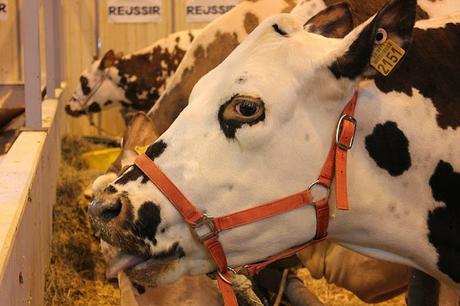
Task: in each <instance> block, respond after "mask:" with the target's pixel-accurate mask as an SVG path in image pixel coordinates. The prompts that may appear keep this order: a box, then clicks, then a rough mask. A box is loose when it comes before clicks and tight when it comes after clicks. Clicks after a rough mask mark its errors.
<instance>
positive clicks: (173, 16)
mask: <svg viewBox="0 0 460 306" xmlns="http://www.w3.org/2000/svg"><path fill="white" fill-rule="evenodd" d="M163 16H164V15H163ZM176 21H177V20H176V1H175V0H173V1H171V23H172V25H171V31H172V33H176V26H177V25H176Z"/></svg>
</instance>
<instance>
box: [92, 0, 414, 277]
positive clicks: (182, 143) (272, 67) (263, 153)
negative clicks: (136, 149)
mask: <svg viewBox="0 0 460 306" xmlns="http://www.w3.org/2000/svg"><path fill="white" fill-rule="evenodd" d="M415 6H416V2H415V1H404V0H401V1H398V0H394V1H392V2H390V3H389V4H388V5H387V6H386V7H385V8H384V9H383V10H382V11H380V12H379V13H378V14H377V15H376V16H375V17H374V18H373V19H372V20H369V21H368V22H367V23H365V24H364V25H362V26H360V27H358V28H357V29H355V30H354V31H352V32H351V33H349V34H348V35H346V36H345V37H344V38H343V39H339V38H337V37H342V36H344V34H345V33H347V32H349V31H350V29H351V21H350V20H351V15H350V13H349V11H348V9H347V7H346V6H343V5H341V6H335V7H332V8H329V9H326V10H325V11H323V12H321V13H320V14H318V15H317V16H315V17H313V18H311V19H310V20H309V21H308V22H306V23H305V20H299V19H298V18H297V17H295V16H294V15H289V14H282V15H278V16H275V17H273V18H270V19H269V20H267V21H265V22H264V23H262V24H261V25H260V26H259V27H258V28H257V29H256V30H255V31H254V32H253V33H252V34H251V35H250V36H249V37H248V38H247V40H245V41H244V42H243V43H242V44H241V45H240V46H239V47H238V48H237V49H236V50H235V51H234V52H233V53H232V54H231V55H230V56H229V57H228V58H227V59H226V60H225V61H224V62H223V63H222V64H221V65H219V66H218V67H217V68H216V69H214V70H212V71H211V72H210V73H208V74H207V75H206V76H204V77H203V78H202V79H201V80H200V81H199V82H198V83H197V84H196V86H195V87H194V89H193V92H192V94H191V96H190V103H189V106H188V107H187V108H185V109H184V111H183V112H182V113H181V114H180V116H179V117H178V118H177V120H176V121H175V122H174V123H173V124H172V125H171V127H170V128H169V129H168V130H167V131H166V132H165V133H164V134H163V135H162V136H161V137H160V138H159V139H158V140H157V141H156V142H155V143H154V144H153V145H151V146H150V147H149V149H148V150H147V152H146V154H147V155H148V156H149V157H150V158H151V159H152V160H154V161H155V163H156V164H157V165H158V166H159V167H160V168H161V169H162V170H163V171H164V172H165V173H166V174H167V175H168V177H169V178H170V179H171V180H172V181H173V182H174V183H175V184H176V185H177V186H178V188H179V189H180V190H181V191H182V192H183V193H184V194H185V195H186V196H187V198H188V199H189V200H190V201H191V202H192V203H194V204H195V205H196V206H197V207H198V208H199V209H200V210H202V211H204V212H206V213H207V214H208V215H210V216H221V215H226V214H229V213H232V212H236V211H239V210H243V209H247V208H249V207H254V206H257V205H259V204H262V203H265V202H268V201H272V200H275V199H279V198H281V197H284V196H286V195H289V194H292V193H295V192H298V191H300V190H303V189H305V186H306V184H308V183H311V182H313V181H314V180H315V179H316V177H317V175H318V174H319V171H320V168H321V164H322V162H323V161H324V158H325V157H326V155H327V150H328V148H329V145H330V142H331V135H332V134H333V131H334V129H335V125H336V122H337V118H338V117H339V115H340V112H341V110H342V108H343V106H344V105H345V103H346V102H347V101H348V100H349V99H350V97H351V96H352V94H353V92H354V90H355V89H356V86H357V83H358V81H359V80H360V79H361V78H362V77H363V76H368V77H372V76H374V75H375V74H376V71H374V70H373V69H372V68H370V66H369V61H370V57H371V54H372V52H373V48H374V46H375V45H376V44H379V43H381V40H382V39H383V38H382V36H381V35H380V34H381V33H382V32H383V31H382V29H385V33H386V34H387V35H386V36H387V37H389V38H391V39H392V40H393V41H394V42H396V43H397V44H399V45H400V46H401V47H403V48H407V46H408V42H409V41H410V36H411V32H412V27H413V24H414V18H415ZM89 212H90V216H91V219H92V224H93V226H94V227H95V229H96V232H97V233H99V235H100V236H101V237H102V239H104V240H106V241H108V242H109V243H111V244H113V245H116V246H118V247H120V248H121V251H122V253H123V254H125V255H123V256H121V257H120V261H119V262H118V263H123V264H119V265H118V267H119V268H120V269H125V270H126V272H127V274H128V275H129V276H130V277H131V278H132V279H133V280H134V281H135V282H137V283H141V284H145V285H159V284H163V283H166V282H170V281H173V280H176V279H177V278H178V277H180V276H182V275H184V274H202V273H207V272H210V271H213V270H215V265H214V264H213V262H212V261H211V260H210V258H209V256H208V254H207V252H206V250H205V249H204V248H203V246H202V245H201V243H200V242H198V241H197V240H196V238H195V237H194V235H193V234H192V232H191V230H190V229H189V227H188V226H187V225H186V224H185V223H184V221H183V219H182V218H181V216H180V215H179V213H178V212H177V211H176V210H175V208H174V207H173V205H172V204H171V203H170V202H169V201H168V200H167V199H166V198H165V196H164V195H163V194H162V193H161V192H160V191H159V190H158V189H157V188H156V187H155V186H154V185H153V184H152V183H151V182H150V181H149V179H148V178H147V177H146V176H145V175H144V174H143V173H142V172H141V171H140V169H139V168H138V167H136V166H131V167H129V168H128V169H127V170H126V171H125V172H124V173H123V174H122V175H121V176H119V177H118V178H117V179H116V180H115V181H114V182H112V183H111V184H110V185H109V186H108V187H107V188H105V189H104V190H103V191H102V192H101V193H99V194H98V195H97V196H96V198H95V200H94V201H93V203H92V204H91V206H90V208H89ZM315 230H316V220H315V212H314V208H313V207H304V208H301V209H298V210H296V211H292V212H289V213H286V214H283V215H280V216H277V217H273V218H271V219H267V220H264V221H260V222H257V223H253V224H249V225H245V226H242V227H240V228H236V229H233V230H230V231H227V232H223V233H221V234H220V235H219V239H220V241H221V242H222V244H223V247H224V250H225V253H226V254H227V258H228V262H229V265H230V266H239V265H243V264H246V263H250V262H255V261H258V260H261V259H263V258H266V257H267V256H270V255H273V254H276V253H278V252H280V251H282V250H285V249H287V248H289V247H292V246H295V245H299V244H301V243H303V242H305V241H308V240H311V239H312V238H313V237H314V235H315ZM126 254H129V255H126Z"/></svg>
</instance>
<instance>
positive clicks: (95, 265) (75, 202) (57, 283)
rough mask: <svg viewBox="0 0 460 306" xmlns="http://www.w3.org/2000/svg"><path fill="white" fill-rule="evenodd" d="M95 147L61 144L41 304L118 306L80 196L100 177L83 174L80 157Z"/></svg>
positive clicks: (81, 142) (78, 141)
mask: <svg viewBox="0 0 460 306" xmlns="http://www.w3.org/2000/svg"><path fill="white" fill-rule="evenodd" d="M100 148H102V146H101V145H94V144H91V143H89V142H87V141H84V140H82V139H81V138H71V137H66V138H64V139H63V142H62V161H61V165H60V172H59V180H58V186H57V203H56V205H55V207H54V209H53V237H52V246H51V249H52V254H51V264H50V267H49V269H48V271H47V275H46V295H45V304H46V305H66V306H67V305H102V306H104V305H120V293H119V290H118V289H117V288H114V287H113V286H112V285H111V284H109V283H107V281H106V279H105V262H104V260H103V258H102V255H101V253H100V251H99V242H98V240H97V239H96V238H94V237H93V235H92V231H91V229H90V226H89V223H88V216H87V206H88V200H86V199H85V198H84V197H83V191H84V189H85V188H86V187H87V186H88V185H89V184H90V183H91V182H92V181H93V180H94V179H95V178H96V177H97V176H98V175H99V174H101V173H99V172H97V171H93V170H90V169H88V167H87V166H86V165H85V163H84V162H83V160H82V159H81V157H80V156H81V154H82V153H84V152H87V151H90V150H95V149H100Z"/></svg>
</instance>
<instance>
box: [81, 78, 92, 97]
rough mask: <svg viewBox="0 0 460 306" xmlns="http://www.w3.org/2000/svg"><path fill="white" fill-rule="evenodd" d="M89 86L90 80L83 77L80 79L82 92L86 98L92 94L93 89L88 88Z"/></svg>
mask: <svg viewBox="0 0 460 306" xmlns="http://www.w3.org/2000/svg"><path fill="white" fill-rule="evenodd" d="M88 84H89V81H88V78H86V77H84V76H81V77H80V85H81V91H82V92H83V94H84V95H85V96H87V95H89V94H90V93H91V88H90V87H89V86H88Z"/></svg>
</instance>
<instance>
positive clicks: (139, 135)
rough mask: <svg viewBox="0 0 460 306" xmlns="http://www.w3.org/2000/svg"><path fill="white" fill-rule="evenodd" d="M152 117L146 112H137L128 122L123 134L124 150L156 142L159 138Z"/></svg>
mask: <svg viewBox="0 0 460 306" xmlns="http://www.w3.org/2000/svg"><path fill="white" fill-rule="evenodd" d="M158 136H159V135H158V133H157V131H156V128H155V125H154V124H153V121H152V119H150V117H149V116H148V115H147V114H145V113H144V112H137V113H135V114H134V115H133V116H132V118H131V119H130V121H129V123H128V127H127V128H126V131H125V134H124V136H123V148H122V150H123V151H126V150H132V151H134V150H135V149H136V147H143V146H146V145H149V144H152V143H154V142H155V140H156V139H157V138H158Z"/></svg>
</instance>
